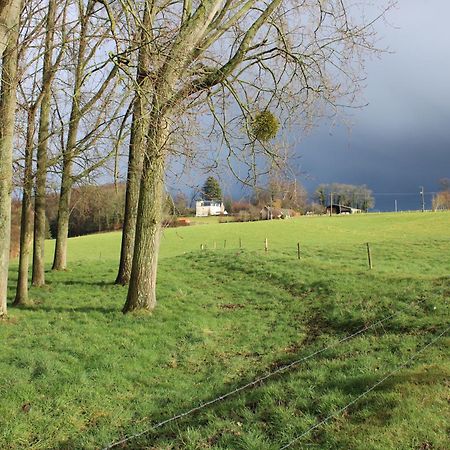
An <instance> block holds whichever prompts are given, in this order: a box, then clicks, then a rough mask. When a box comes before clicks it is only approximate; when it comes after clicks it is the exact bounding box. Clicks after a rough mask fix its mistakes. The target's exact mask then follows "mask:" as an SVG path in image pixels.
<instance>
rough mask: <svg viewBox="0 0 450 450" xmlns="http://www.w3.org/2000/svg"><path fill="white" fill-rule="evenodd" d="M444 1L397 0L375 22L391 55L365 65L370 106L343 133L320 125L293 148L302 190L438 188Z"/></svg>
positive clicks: (447, 115) (443, 169) (446, 111)
mask: <svg viewBox="0 0 450 450" xmlns="http://www.w3.org/2000/svg"><path fill="white" fill-rule="evenodd" d="M449 16H450V2H448V1H446V0H434V1H423V0H401V1H400V2H399V4H398V8H397V9H396V10H394V11H392V12H391V13H390V14H389V22H390V23H391V24H393V25H394V26H395V28H394V27H389V26H387V27H386V25H385V24H383V23H380V24H379V26H378V28H379V33H380V35H382V36H383V39H382V41H381V45H382V46H386V47H389V49H390V50H391V51H392V52H393V53H391V54H384V55H381V57H380V58H375V59H373V60H370V61H369V62H368V63H367V88H366V90H365V91H364V98H365V99H366V100H367V101H368V103H369V106H367V107H366V108H365V109H364V110H357V111H356V112H355V113H353V115H352V121H353V126H352V127H351V130H350V132H348V131H347V130H346V129H344V128H343V127H337V128H332V129H330V128H329V127H327V126H326V125H322V126H320V127H319V128H318V129H317V130H315V131H314V132H313V133H312V134H311V135H310V136H308V137H306V138H305V139H304V140H303V141H302V142H301V143H300V145H299V146H298V148H297V152H298V153H299V154H301V155H303V156H302V169H303V170H305V171H306V172H307V173H308V174H309V175H310V180H309V181H306V185H307V186H308V187H309V188H313V187H314V186H315V185H316V184H317V183H319V182H325V183H328V182H333V181H338V182H347V183H365V184H367V185H369V186H370V187H371V188H372V189H373V190H374V191H376V192H411V194H412V193H415V192H416V191H417V188H418V186H419V185H422V184H423V185H425V186H426V187H427V189H428V191H432V190H437V189H438V185H437V180H438V179H439V178H441V177H445V176H447V177H450V81H449V80H450V53H449V49H450V28H449V27H448V22H447V18H448V17H449Z"/></svg>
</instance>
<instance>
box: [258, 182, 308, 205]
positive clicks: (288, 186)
mask: <svg viewBox="0 0 450 450" xmlns="http://www.w3.org/2000/svg"><path fill="white" fill-rule="evenodd" d="M307 198H308V195H307V192H306V190H305V188H304V187H303V186H302V185H301V184H300V183H299V182H298V181H297V180H293V181H292V180H286V179H283V178H282V177H281V176H279V175H278V176H275V175H274V176H272V177H271V179H270V181H269V183H268V185H267V186H266V187H258V188H256V189H255V192H254V195H253V199H252V203H253V204H254V205H255V206H259V207H263V206H273V207H275V208H289V209H294V210H296V211H303V210H304V209H305V207H306V204H307Z"/></svg>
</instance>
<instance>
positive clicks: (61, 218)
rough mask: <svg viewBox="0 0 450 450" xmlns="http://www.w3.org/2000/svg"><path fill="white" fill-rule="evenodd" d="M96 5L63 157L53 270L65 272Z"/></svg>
mask: <svg viewBox="0 0 450 450" xmlns="http://www.w3.org/2000/svg"><path fill="white" fill-rule="evenodd" d="M92 5H93V3H92V2H91V1H89V2H88V5H87V6H86V8H87V10H89V12H88V11H86V12H85V15H84V17H82V18H81V31H80V36H79V40H78V41H79V42H78V55H77V62H76V67H75V82H74V88H73V96H72V106H71V111H70V121H69V131H68V135H67V142H66V148H65V151H64V156H63V171H62V178H61V187H60V193H59V204H58V219H57V231H56V245H55V253H54V256H53V266H52V270H65V269H66V267H67V241H68V237H69V218H70V197H71V193H72V186H73V176H72V166H73V160H74V153H75V149H76V145H77V135H78V128H79V125H80V121H81V116H82V113H81V111H80V97H81V86H82V84H83V69H84V67H85V64H86V61H85V60H84V57H85V51H86V47H87V35H86V33H87V23H88V20H89V14H90V11H91V10H92Z"/></svg>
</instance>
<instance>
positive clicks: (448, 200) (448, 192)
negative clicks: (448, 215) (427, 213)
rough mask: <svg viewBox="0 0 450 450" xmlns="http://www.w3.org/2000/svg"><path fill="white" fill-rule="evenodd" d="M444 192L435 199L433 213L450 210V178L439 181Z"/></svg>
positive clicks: (439, 193)
mask: <svg viewBox="0 0 450 450" xmlns="http://www.w3.org/2000/svg"><path fill="white" fill-rule="evenodd" d="M439 184H440V185H441V188H442V191H441V192H438V193H437V194H436V195H435V197H434V198H433V211H437V210H446V209H450V178H441V179H440V180H439Z"/></svg>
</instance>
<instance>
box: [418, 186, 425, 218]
mask: <svg viewBox="0 0 450 450" xmlns="http://www.w3.org/2000/svg"><path fill="white" fill-rule="evenodd" d="M419 193H420V196H421V198H422V212H425V192H424V190H423V186H420V192H419Z"/></svg>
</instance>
